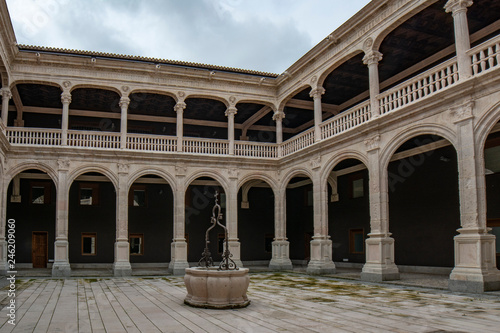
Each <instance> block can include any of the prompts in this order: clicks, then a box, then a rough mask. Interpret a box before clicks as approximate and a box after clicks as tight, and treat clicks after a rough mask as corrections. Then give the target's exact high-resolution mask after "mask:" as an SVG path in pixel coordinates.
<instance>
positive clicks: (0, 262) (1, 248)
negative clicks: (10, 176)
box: [0, 173, 17, 275]
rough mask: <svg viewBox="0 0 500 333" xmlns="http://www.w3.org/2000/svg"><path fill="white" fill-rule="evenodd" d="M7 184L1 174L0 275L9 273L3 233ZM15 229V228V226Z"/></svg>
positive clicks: (4, 228)
mask: <svg viewBox="0 0 500 333" xmlns="http://www.w3.org/2000/svg"><path fill="white" fill-rule="evenodd" d="M8 187H9V184H8V182H6V181H5V179H4V176H3V173H2V177H1V178H0V275H6V274H7V272H8V271H9V266H8V261H7V241H6V239H5V232H6V229H7V188H8ZM16 227H17V226H16Z"/></svg>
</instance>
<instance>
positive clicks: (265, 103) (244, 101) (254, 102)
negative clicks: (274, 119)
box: [235, 98, 276, 110]
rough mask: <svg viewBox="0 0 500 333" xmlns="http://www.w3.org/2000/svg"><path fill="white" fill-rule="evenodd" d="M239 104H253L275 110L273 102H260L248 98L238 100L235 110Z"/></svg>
mask: <svg viewBox="0 0 500 333" xmlns="http://www.w3.org/2000/svg"><path fill="white" fill-rule="evenodd" d="M240 103H253V104H260V105H263V106H269V107H270V108H271V109H273V110H275V109H276V104H274V103H273V102H270V101H262V100H257V99H253V98H249V99H241V100H238V101H237V102H236V104H235V105H236V108H238V104H240Z"/></svg>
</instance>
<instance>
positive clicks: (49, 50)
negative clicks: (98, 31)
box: [18, 44, 279, 78]
mask: <svg viewBox="0 0 500 333" xmlns="http://www.w3.org/2000/svg"><path fill="white" fill-rule="evenodd" d="M18 47H19V50H21V51H23V50H29V51H39V52H47V53H58V54H75V55H85V56H91V57H102V58H110V59H122V60H132V61H144V62H150V63H155V64H165V65H173V66H185V67H193V68H203V69H209V70H218V71H223V72H233V73H240V74H249V75H255V76H265V77H271V78H276V77H278V76H279V75H278V74H275V73H268V72H260V71H254V70H248V69H241V68H234V67H224V66H217V65H208V64H199V63H195V62H187V61H178V60H168V59H159V58H151V57H142V56H131V55H124V54H116V53H106V52H95V51H84V50H74V49H64V48H58V47H46V46H36V45H24V44H18Z"/></svg>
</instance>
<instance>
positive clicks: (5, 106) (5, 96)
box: [0, 88, 12, 127]
mask: <svg viewBox="0 0 500 333" xmlns="http://www.w3.org/2000/svg"><path fill="white" fill-rule="evenodd" d="M0 94H1V95H2V123H3V125H4V126H5V127H7V120H8V117H9V100H10V99H11V98H12V93H11V92H10V89H9V88H2V89H0Z"/></svg>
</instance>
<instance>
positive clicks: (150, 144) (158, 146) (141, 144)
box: [127, 134, 177, 152]
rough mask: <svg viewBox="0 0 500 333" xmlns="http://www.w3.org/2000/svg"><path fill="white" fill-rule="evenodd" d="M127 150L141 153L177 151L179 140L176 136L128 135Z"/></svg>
mask: <svg viewBox="0 0 500 333" xmlns="http://www.w3.org/2000/svg"><path fill="white" fill-rule="evenodd" d="M127 149H130V150H141V151H161V152H174V151H177V138H176V137H175V136H174V137H172V136H159V135H142V134H128V135H127Z"/></svg>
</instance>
